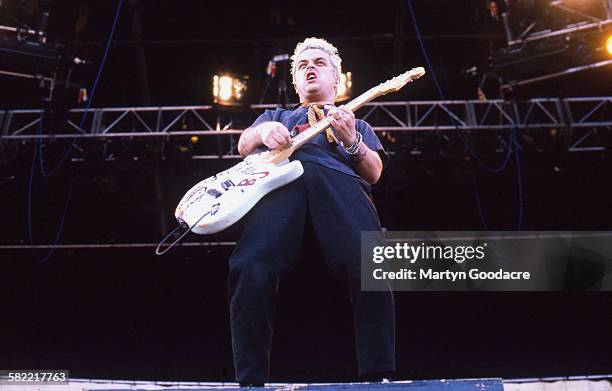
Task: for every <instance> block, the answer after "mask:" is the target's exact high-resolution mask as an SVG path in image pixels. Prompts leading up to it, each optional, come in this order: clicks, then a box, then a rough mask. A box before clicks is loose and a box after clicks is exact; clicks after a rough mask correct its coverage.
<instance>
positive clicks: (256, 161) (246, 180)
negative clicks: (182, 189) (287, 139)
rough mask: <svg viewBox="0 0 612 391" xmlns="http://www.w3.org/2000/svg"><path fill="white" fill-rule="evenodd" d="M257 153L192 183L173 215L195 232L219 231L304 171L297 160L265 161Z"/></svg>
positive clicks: (208, 232)
mask: <svg viewBox="0 0 612 391" xmlns="http://www.w3.org/2000/svg"><path fill="white" fill-rule="evenodd" d="M264 153H265V152H264ZM259 155H261V154H255V155H252V156H249V157H247V158H246V159H245V160H244V161H243V162H241V163H239V164H237V165H235V166H234V167H231V168H229V169H228V170H225V171H223V172H220V173H219V174H217V175H214V176H212V177H210V178H207V179H205V180H203V181H201V182H199V183H198V184H196V185H195V186H194V187H192V188H191V189H190V190H189V191H188V192H187V193H186V194H185V196H184V197H183V199H182V200H181V202H180V203H179V204H178V206H177V208H176V212H175V217H176V219H177V220H178V221H180V222H185V223H186V224H188V225H189V227H192V228H191V231H192V232H194V233H196V234H201V235H206V234H213V233H216V232H219V231H222V230H224V229H225V228H227V227H229V226H231V225H232V224H234V223H236V222H237V221H238V220H240V219H241V218H242V217H243V216H244V215H245V214H247V212H248V211H250V210H251V208H253V206H254V205H255V204H256V203H257V202H259V200H260V199H261V198H262V197H263V196H265V195H266V194H268V193H269V192H271V191H272V190H274V189H277V188H279V187H281V186H284V185H286V184H288V183H289V182H292V181H294V180H296V179H297V178H299V177H300V176H301V175H302V174H303V173H304V168H303V167H302V164H301V163H300V162H299V161H297V160H296V161H293V162H289V160H284V161H282V162H280V163H265V162H263V161H262V159H261V158H260V156H259Z"/></svg>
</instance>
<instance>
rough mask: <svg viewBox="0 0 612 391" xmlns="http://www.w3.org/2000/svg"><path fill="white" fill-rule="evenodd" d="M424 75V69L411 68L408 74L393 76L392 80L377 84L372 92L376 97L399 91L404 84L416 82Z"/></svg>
mask: <svg viewBox="0 0 612 391" xmlns="http://www.w3.org/2000/svg"><path fill="white" fill-rule="evenodd" d="M424 74H425V68H423V67H418V68H412V69H411V70H409V71H408V72H405V73H402V74H401V75H399V76H395V77H394V78H393V79H390V80H387V81H386V82H384V83H381V84H379V85H378V86H376V87H374V88H373V92H374V93H375V94H376V95H378V96H381V95H385V94H388V93H389V92H396V91H399V90H400V89H401V88H402V87H404V86H405V85H406V84H408V83H410V82H411V81H413V80H416V79H418V78H420V77H422V76H423V75H424Z"/></svg>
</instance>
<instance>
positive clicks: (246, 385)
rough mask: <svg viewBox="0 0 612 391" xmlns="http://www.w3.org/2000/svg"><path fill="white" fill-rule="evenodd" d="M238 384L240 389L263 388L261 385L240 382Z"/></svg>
mask: <svg viewBox="0 0 612 391" xmlns="http://www.w3.org/2000/svg"><path fill="white" fill-rule="evenodd" d="M238 384H239V385H240V387H247V388H251V387H263V386H264V384H263V383H249V382H240V383H238Z"/></svg>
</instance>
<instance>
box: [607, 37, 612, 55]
mask: <svg viewBox="0 0 612 391" xmlns="http://www.w3.org/2000/svg"><path fill="white" fill-rule="evenodd" d="M606 50H607V51H608V54H609V55H611V56H612V35H609V36H608V40H607V41H606Z"/></svg>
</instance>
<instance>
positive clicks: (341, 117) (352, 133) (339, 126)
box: [327, 105, 357, 147]
mask: <svg viewBox="0 0 612 391" xmlns="http://www.w3.org/2000/svg"><path fill="white" fill-rule="evenodd" d="M327 115H328V116H330V117H331V118H332V121H331V125H332V126H333V127H334V129H335V130H336V132H335V133H336V137H338V138H339V139H340V141H342V143H343V144H344V145H345V146H347V147H348V146H350V145H353V143H354V142H355V140H356V139H357V134H356V130H355V114H354V113H353V112H352V111H351V110H350V109H349V108H348V107H346V106H344V105H342V106H339V107H335V108H333V109H331V110H329V112H328V113H327Z"/></svg>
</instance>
